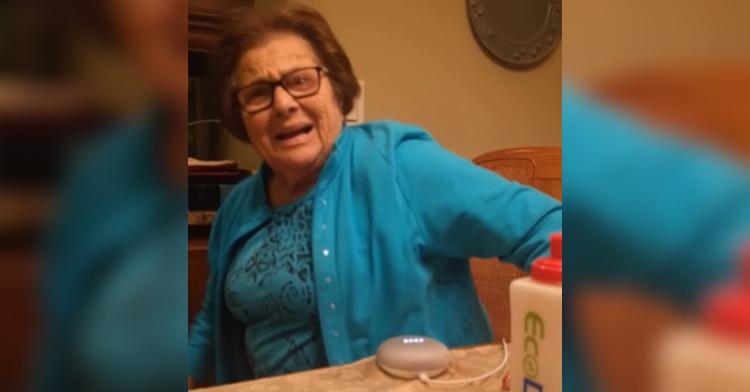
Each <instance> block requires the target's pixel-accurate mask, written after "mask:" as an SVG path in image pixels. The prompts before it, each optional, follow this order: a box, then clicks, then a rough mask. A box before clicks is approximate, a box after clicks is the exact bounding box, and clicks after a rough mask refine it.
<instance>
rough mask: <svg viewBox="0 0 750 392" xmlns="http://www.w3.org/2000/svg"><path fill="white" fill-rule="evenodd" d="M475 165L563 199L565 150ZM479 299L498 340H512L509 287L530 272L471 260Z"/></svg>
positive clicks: (515, 154)
mask: <svg viewBox="0 0 750 392" xmlns="http://www.w3.org/2000/svg"><path fill="white" fill-rule="evenodd" d="M474 163H475V164H477V165H479V166H482V167H484V168H486V169H489V170H492V171H494V172H495V173H497V174H499V175H501V176H503V177H504V178H506V179H508V180H510V181H516V182H518V183H519V184H522V185H529V186H533V187H534V188H536V189H538V190H540V191H541V192H544V193H546V194H548V195H550V196H552V197H554V198H556V199H558V200H562V148H560V147H534V148H513V149H505V150H498V151H493V152H489V153H486V154H483V155H480V156H478V157H477V158H475V159H474ZM471 274H472V276H473V278H474V285H475V286H476V288H477V294H478V295H479V299H480V300H481V301H482V303H483V304H484V307H485V308H486V309H487V313H488V315H489V318H490V322H491V323H492V330H493V331H494V333H495V341H496V342H501V341H502V340H503V339H505V340H506V341H510V296H509V285H510V282H511V281H513V280H514V279H518V278H521V277H524V276H525V275H526V273H525V272H524V271H522V270H520V269H518V268H516V267H515V266H514V265H512V264H509V263H500V262H498V261H497V259H480V258H472V259H471Z"/></svg>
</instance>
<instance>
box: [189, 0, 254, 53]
mask: <svg viewBox="0 0 750 392" xmlns="http://www.w3.org/2000/svg"><path fill="white" fill-rule="evenodd" d="M242 5H248V6H252V5H253V0H188V50H192V51H198V52H210V51H212V50H213V49H214V48H215V47H216V44H217V43H218V39H219V34H220V31H219V25H220V23H221V15H222V14H223V13H224V12H225V11H226V10H228V9H231V8H234V7H238V6H242Z"/></svg>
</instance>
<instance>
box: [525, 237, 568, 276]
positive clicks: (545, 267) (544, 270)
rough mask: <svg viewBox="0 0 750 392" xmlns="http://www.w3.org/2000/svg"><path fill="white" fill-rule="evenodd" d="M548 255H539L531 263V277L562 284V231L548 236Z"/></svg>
mask: <svg viewBox="0 0 750 392" xmlns="http://www.w3.org/2000/svg"><path fill="white" fill-rule="evenodd" d="M550 253H551V255H550V257H540V258H539V259H537V260H536V261H535V262H534V263H533V264H531V279H533V280H535V281H537V282H542V283H549V284H557V285H561V284H562V278H563V276H562V233H554V234H552V235H551V236H550Z"/></svg>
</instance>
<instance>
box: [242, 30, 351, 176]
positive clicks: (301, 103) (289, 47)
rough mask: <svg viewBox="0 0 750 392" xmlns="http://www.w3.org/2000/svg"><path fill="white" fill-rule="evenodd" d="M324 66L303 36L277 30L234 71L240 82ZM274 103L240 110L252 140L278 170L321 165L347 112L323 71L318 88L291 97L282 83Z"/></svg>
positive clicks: (303, 169)
mask: <svg viewBox="0 0 750 392" xmlns="http://www.w3.org/2000/svg"><path fill="white" fill-rule="evenodd" d="M316 66H320V67H322V66H323V64H322V63H321V62H320V60H319V59H318V58H317V56H316V55H315V51H314V50H313V49H312V47H311V46H310V44H309V43H308V42H307V41H306V40H305V39H303V38H301V37H299V36H297V35H293V34H284V35H278V36H275V37H273V38H271V39H269V40H268V41H267V42H266V43H265V44H263V45H261V46H259V47H257V48H254V49H252V50H250V51H248V52H247V53H245V54H244V56H243V57H242V58H241V60H240V62H239V64H238V67H237V73H236V82H237V86H238V87H239V88H242V87H245V86H249V85H251V84H253V83H256V82H269V81H270V82H276V81H278V80H280V79H281V78H282V77H283V76H284V75H287V74H288V73H290V72H292V71H295V70H298V69H300V68H305V67H316ZM272 94H273V103H272V105H271V106H270V107H268V108H267V109H264V110H261V111H259V112H257V113H253V114H250V113H247V112H246V111H241V114H242V119H243V122H244V124H245V130H246V132H247V135H248V138H249V139H250V143H251V144H252V146H253V147H254V148H255V149H256V150H257V151H258V153H259V154H260V155H261V157H262V158H263V160H264V161H265V162H266V163H267V164H268V165H269V166H270V167H271V168H272V169H273V170H274V171H277V172H278V171H281V172H286V173H295V175H297V174H302V173H310V172H314V171H316V170H319V169H320V168H322V166H323V164H324V163H325V161H326V159H327V157H328V154H329V153H330V151H331V148H332V147H333V144H334V142H335V141H336V139H337V138H338V137H339V135H340V134H341V130H342V128H343V122H344V116H343V114H342V113H341V112H342V110H341V105H340V103H339V102H338V100H337V99H336V97H335V94H334V91H333V86H332V85H331V82H330V80H329V79H328V77H327V75H326V73H325V71H324V72H321V74H320V90H318V92H317V93H315V94H313V95H310V96H306V97H304V98H293V97H292V96H291V95H289V93H287V92H286V91H285V90H284V89H283V88H281V87H276V88H275V90H274V91H273V93H272Z"/></svg>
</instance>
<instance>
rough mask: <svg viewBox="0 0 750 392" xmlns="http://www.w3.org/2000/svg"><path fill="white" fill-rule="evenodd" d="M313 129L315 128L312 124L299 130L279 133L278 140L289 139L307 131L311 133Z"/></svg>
mask: <svg viewBox="0 0 750 392" xmlns="http://www.w3.org/2000/svg"><path fill="white" fill-rule="evenodd" d="M312 129H313V127H312V125H305V126H303V127H301V128H299V129H297V130H294V131H291V132H286V133H282V134H281V135H277V136H276V140H289V139H292V138H294V137H297V136H299V135H304V134H306V133H309V132H310V131H312Z"/></svg>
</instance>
